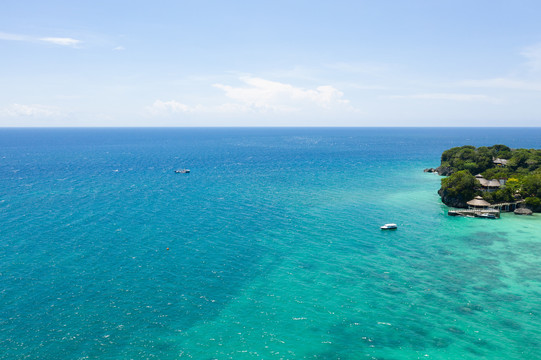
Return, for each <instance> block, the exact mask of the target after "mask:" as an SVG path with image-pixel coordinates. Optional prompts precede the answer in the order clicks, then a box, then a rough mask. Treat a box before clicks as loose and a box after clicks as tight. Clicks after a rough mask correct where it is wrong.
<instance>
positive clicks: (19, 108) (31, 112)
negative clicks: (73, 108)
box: [0, 104, 62, 118]
mask: <svg viewBox="0 0 541 360" xmlns="http://www.w3.org/2000/svg"><path fill="white" fill-rule="evenodd" d="M0 116H1V117H11V118H15V117H47V118H50V117H58V116H62V112H61V111H60V110H59V109H58V108H56V107H52V106H46V105H38V104H32V105H25V104H12V105H9V106H6V107H4V108H0Z"/></svg>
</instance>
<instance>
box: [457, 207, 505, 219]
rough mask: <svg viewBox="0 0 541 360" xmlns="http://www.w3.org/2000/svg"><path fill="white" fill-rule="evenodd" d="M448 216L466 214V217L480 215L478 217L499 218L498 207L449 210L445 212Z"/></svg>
mask: <svg viewBox="0 0 541 360" xmlns="http://www.w3.org/2000/svg"><path fill="white" fill-rule="evenodd" d="M447 215H449V216H467V217H480V218H490V217H493V218H495V219H499V218H500V210H499V209H460V210H449V211H448V212H447Z"/></svg>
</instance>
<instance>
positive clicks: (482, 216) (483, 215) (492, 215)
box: [479, 214, 496, 219]
mask: <svg viewBox="0 0 541 360" xmlns="http://www.w3.org/2000/svg"><path fill="white" fill-rule="evenodd" d="M479 217H480V218H483V219H496V215H494V214H479Z"/></svg>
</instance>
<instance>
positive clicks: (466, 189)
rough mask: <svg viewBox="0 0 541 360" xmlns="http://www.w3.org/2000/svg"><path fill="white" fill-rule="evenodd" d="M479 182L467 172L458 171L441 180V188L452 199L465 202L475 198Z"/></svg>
mask: <svg viewBox="0 0 541 360" xmlns="http://www.w3.org/2000/svg"><path fill="white" fill-rule="evenodd" d="M477 184H478V181H477V180H476V179H475V177H474V176H473V175H472V174H471V173H470V172H469V171H467V170H461V171H457V172H456V173H453V174H451V175H450V176H449V177H446V178H444V179H442V180H441V188H442V189H443V190H444V191H445V192H446V193H447V194H448V195H449V196H452V197H458V198H462V199H463V200H465V201H468V200H470V199H473V197H474V196H475V190H474V189H475V186H476V185H477Z"/></svg>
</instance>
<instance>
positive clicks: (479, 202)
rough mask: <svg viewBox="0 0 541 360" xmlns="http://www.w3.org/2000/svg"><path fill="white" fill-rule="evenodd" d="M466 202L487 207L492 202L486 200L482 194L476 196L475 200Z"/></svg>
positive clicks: (474, 205) (470, 204)
mask: <svg viewBox="0 0 541 360" xmlns="http://www.w3.org/2000/svg"><path fill="white" fill-rule="evenodd" d="M466 204H468V205H469V206H473V207H487V206H490V203H489V202H488V201H486V200H484V199H483V198H482V197H480V196H476V197H474V198H473V200H470V201H468V202H467V203H466Z"/></svg>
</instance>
